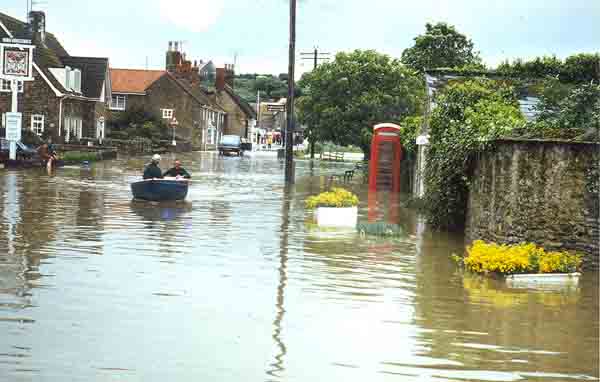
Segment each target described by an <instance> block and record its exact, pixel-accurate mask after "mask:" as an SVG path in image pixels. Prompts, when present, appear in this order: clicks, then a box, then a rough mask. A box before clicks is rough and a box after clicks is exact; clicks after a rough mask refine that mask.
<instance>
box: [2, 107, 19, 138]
mask: <svg viewBox="0 0 600 382" xmlns="http://www.w3.org/2000/svg"><path fill="white" fill-rule="evenodd" d="M5 115H6V139H7V140H9V141H20V140H21V124H22V120H23V116H22V114H21V113H5Z"/></svg>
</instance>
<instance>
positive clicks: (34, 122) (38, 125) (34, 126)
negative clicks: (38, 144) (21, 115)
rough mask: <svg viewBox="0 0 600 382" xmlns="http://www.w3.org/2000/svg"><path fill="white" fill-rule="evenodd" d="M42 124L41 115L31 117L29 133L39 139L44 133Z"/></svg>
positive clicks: (43, 120)
mask: <svg viewBox="0 0 600 382" xmlns="http://www.w3.org/2000/svg"><path fill="white" fill-rule="evenodd" d="M44 122H45V117H44V115H43V114H33V115H32V116H31V131H33V132H34V134H37V135H38V136H40V137H41V136H42V134H43V133H44V127H45V126H44Z"/></svg>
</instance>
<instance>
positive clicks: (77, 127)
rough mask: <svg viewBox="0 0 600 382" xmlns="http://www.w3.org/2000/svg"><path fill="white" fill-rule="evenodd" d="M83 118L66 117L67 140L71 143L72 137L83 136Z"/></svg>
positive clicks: (79, 137) (78, 137)
mask: <svg viewBox="0 0 600 382" xmlns="http://www.w3.org/2000/svg"><path fill="white" fill-rule="evenodd" d="M82 125H83V120H82V119H81V118H80V117H65V142H67V143H69V142H70V141H71V138H73V137H76V138H77V139H81V138H82V137H83V129H82Z"/></svg>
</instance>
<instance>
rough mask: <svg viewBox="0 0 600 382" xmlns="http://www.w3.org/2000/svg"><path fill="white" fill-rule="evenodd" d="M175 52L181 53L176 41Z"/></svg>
mask: <svg viewBox="0 0 600 382" xmlns="http://www.w3.org/2000/svg"><path fill="white" fill-rule="evenodd" d="M175 51H176V52H178V51H179V42H178V41H175Z"/></svg>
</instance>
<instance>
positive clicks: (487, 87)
mask: <svg viewBox="0 0 600 382" xmlns="http://www.w3.org/2000/svg"><path fill="white" fill-rule="evenodd" d="M524 124H525V118H524V117H523V115H522V114H521V112H520V110H519V107H518V101H517V97H516V93H515V91H514V89H513V88H512V87H510V86H508V85H506V84H502V83H498V82H496V81H492V80H485V79H477V80H470V81H466V82H455V83H450V84H449V85H448V86H447V87H446V88H444V89H443V90H442V92H441V93H439V94H438V96H437V97H436V107H435V109H434V110H433V113H432V116H431V121H430V132H429V133H430V146H429V149H428V160H427V162H426V168H425V185H426V187H425V189H426V194H425V208H426V212H427V216H428V220H429V222H430V223H431V224H432V225H433V226H434V227H437V228H442V229H450V230H453V229H461V228H462V227H463V226H464V222H465V212H466V208H467V197H468V190H469V178H470V175H471V174H470V168H471V162H472V159H473V158H474V156H475V155H476V154H477V153H478V152H481V151H483V150H485V149H487V147H488V146H489V144H490V142H491V141H492V140H494V139H495V138H499V137H502V136H507V135H510V134H511V132H512V131H513V130H514V129H516V128H519V127H522V126H523V125H524Z"/></svg>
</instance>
